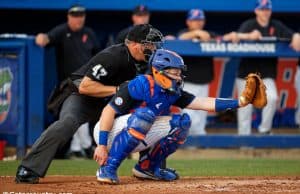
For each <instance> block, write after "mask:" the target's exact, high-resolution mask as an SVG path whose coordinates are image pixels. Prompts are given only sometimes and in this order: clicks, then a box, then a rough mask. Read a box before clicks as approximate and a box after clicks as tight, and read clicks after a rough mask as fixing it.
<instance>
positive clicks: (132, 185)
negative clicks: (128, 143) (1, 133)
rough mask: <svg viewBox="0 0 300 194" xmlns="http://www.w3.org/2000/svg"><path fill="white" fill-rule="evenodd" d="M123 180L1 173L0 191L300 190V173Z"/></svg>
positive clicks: (150, 193) (177, 193)
mask: <svg viewBox="0 0 300 194" xmlns="http://www.w3.org/2000/svg"><path fill="white" fill-rule="evenodd" d="M120 181H121V184H119V185H107V184H101V183H98V182H97V181H96V179H95V177H92V176H48V177H46V178H44V179H41V180H40V183H39V184H35V185H29V184H16V183H14V177H0V191H1V193H3V194H7V193H22V194H23V193H36V194H37V193H43V194H46V193H47V194H50V193H72V194H74V193H105V194H111V193H118V194H119V193H128V194H141V193H142V194H157V193H160V194H168V193H174V194H188V193H209V194H214V193H218V194H219V193H228V194H229V193H230V194H236V193H245V194H246V193H247V194H249V193H260V194H264V193H300V176H287V177H283V176H280V177H183V178H181V179H179V180H176V181H173V182H159V181H148V180H147V181H146V180H144V181H143V180H138V179H136V178H134V177H124V176H123V177H120Z"/></svg>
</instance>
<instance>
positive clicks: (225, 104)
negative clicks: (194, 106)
mask: <svg viewBox="0 0 300 194" xmlns="http://www.w3.org/2000/svg"><path fill="white" fill-rule="evenodd" d="M215 102H216V104H215V110H216V111H223V110H230V109H233V108H238V107H239V101H238V100H236V99H224V98H216V101H215Z"/></svg>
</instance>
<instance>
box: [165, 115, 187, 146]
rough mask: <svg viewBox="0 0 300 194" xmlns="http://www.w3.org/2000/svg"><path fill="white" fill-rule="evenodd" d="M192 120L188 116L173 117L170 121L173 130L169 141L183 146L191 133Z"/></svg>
mask: <svg viewBox="0 0 300 194" xmlns="http://www.w3.org/2000/svg"><path fill="white" fill-rule="evenodd" d="M191 123H192V122H191V118H190V116H189V115H188V114H186V113H184V114H183V115H173V116H172V119H171V120H170V125H171V130H170V132H169V135H168V137H169V139H170V138H171V139H173V141H177V143H179V144H182V143H183V142H184V141H185V139H186V137H187V135H188V132H189V129H190V127H191Z"/></svg>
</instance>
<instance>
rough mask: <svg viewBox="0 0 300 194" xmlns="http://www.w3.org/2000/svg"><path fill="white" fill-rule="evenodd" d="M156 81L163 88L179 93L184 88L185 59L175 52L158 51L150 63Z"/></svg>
mask: <svg viewBox="0 0 300 194" xmlns="http://www.w3.org/2000/svg"><path fill="white" fill-rule="evenodd" d="M149 64H150V67H151V71H152V74H153V77H154V80H155V81H156V83H157V84H159V85H160V86H161V87H162V88H164V89H166V90H169V91H171V92H175V93H178V92H179V91H180V89H181V88H182V87H183V79H184V76H183V75H182V71H185V70H186V65H185V64H184V62H183V59H182V58H181V57H180V56H179V55H178V54H177V53H175V52H173V51H170V50H165V49H158V50H156V51H155V52H154V53H153V54H152V56H151V58H150V61H149Z"/></svg>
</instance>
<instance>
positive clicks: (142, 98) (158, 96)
mask: <svg viewBox="0 0 300 194" xmlns="http://www.w3.org/2000/svg"><path fill="white" fill-rule="evenodd" d="M194 98H195V96H194V95H192V94H190V93H188V92H185V91H183V90H181V92H180V93H171V92H169V91H168V90H165V89H163V88H162V87H160V86H159V85H158V84H156V83H155V81H154V80H153V77H152V76H151V75H140V76H137V77H136V78H135V79H133V80H131V81H130V82H129V83H127V84H125V85H122V86H121V87H120V90H119V91H118V92H117V93H116V94H115V95H114V97H113V98H112V99H111V101H110V103H109V104H110V105H111V106H112V107H113V108H114V109H115V110H116V112H118V113H120V114H126V113H129V112H130V110H132V109H135V108H137V107H140V106H142V105H143V106H147V107H148V108H149V109H151V110H152V111H153V112H154V114H155V115H156V116H160V115H168V114H170V106H171V105H175V106H178V107H180V108H185V107H186V106H187V105H189V104H190V103H191V102H192V100H193V99H194Z"/></svg>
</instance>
